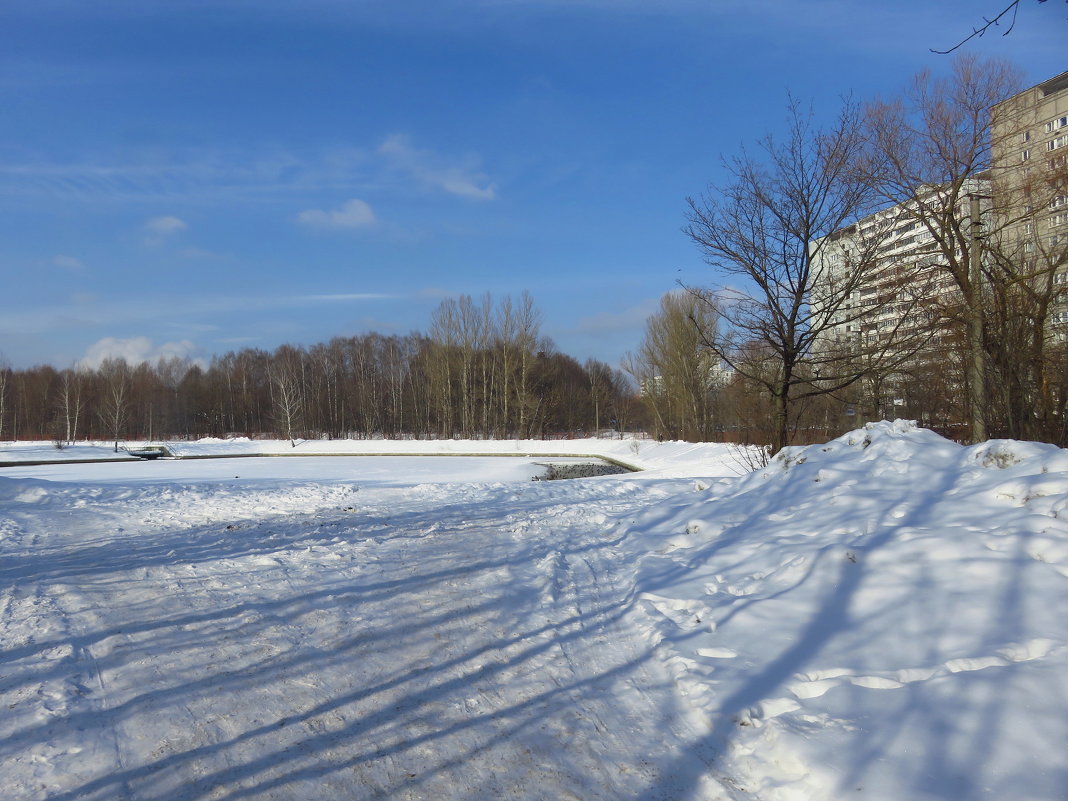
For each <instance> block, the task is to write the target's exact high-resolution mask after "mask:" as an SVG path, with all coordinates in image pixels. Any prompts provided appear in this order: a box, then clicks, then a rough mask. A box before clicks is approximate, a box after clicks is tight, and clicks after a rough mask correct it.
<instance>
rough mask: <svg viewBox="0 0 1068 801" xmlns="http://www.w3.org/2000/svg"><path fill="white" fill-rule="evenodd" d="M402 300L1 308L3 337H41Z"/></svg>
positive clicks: (102, 302) (372, 297) (335, 296)
mask: <svg viewBox="0 0 1068 801" xmlns="http://www.w3.org/2000/svg"><path fill="white" fill-rule="evenodd" d="M401 297H403V296H401V295H390V294H385V293H374V292H343V293H330V294H309V295H263V296H258V297H257V296H252V297H249V296H247V295H234V296H227V295H221V296H215V295H212V296H200V295H197V296H191V297H185V298H183V297H174V298H171V299H170V302H169V303H168V304H167V306H166V307H161V306H160V304H159V302H158V300H157V299H146V298H136V297H132V298H125V299H123V300H117V299H101V298H99V297H98V296H95V295H88V296H85V297H74V298H72V299H71V302H70V303H65V304H52V305H48V306H37V307H31V308H25V307H23V308H19V309H4V308H0V334H2V335H21V334H39V333H44V332H48V331H59V330H72V329H82V330H86V329H91V328H107V327H111V326H114V324H115V321H116V320H122V321H123V322H124V323H127V324H131V325H133V324H141V323H145V322H154V323H158V324H161V325H165V324H169V323H171V322H174V323H176V324H178V325H177V327H180V328H183V329H185V330H189V328H190V326H191V325H195V324H196V322H197V318H198V317H200V316H201V315H210V316H212V317H213V318H215V317H219V316H220V315H227V314H232V313H243V312H255V311H276V310H281V309H297V308H308V307H313V306H315V305H318V304H341V303H353V304H362V303H370V302H375V301H389V300H396V299H399V298H401ZM171 309H174V310H177V311H175V312H174V314H175V315H176V316H175V317H174V318H173V320H169V319H167V315H168V313H169V310H171Z"/></svg>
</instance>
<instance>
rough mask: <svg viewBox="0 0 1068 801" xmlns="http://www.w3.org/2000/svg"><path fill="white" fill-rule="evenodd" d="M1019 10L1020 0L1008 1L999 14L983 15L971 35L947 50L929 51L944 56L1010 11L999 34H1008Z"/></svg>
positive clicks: (984, 30) (989, 27)
mask: <svg viewBox="0 0 1068 801" xmlns="http://www.w3.org/2000/svg"><path fill="white" fill-rule="evenodd" d="M1038 2H1040V3H1044V2H1046V0H1038ZM1019 10H1020V0H1013V2H1011V3H1009V4H1008V5H1007V6H1006V7H1005V8H1004V9H1003V10H1002V12H1001V13H1000V14H998V15H997V16H996V17H994V18H993V19H987V18H986V17H983V23H984V24H983V25H981V26H979V27H978V28H973V29H972V32H971V35H969V36H966V37H965V38H963V39H961V40H960V41H959V42H957V43H956V44H955V45H953V47H951V48H949V50H935V49H934V48H931V52H932V53H937V54H938V55H940V56H945V55H948V54H949V53H952V52H953V51H954V50H956V49H957V48H959V47H962V46H963V45H964V44H965V43H966V42H970V41H971V40H972V39H976V38H979V37H981V36H982V35H983V34H984V33H986V32H987V31H988V30H990V29H991V28H992V27H994V26H995V25H997V24H998V23H999V22H1000V20H1001V18H1002V17H1004V16H1005V15H1006V14H1008V13H1009V12H1010V11H1011V12H1012V19H1011V20H1010V21H1009V27H1008V29H1007V30H1006V31H1005V33H1003V34H1001V35H1002V36H1008V35H1009V34H1010V33H1012V29H1013V28H1015V27H1016V14H1017V12H1019Z"/></svg>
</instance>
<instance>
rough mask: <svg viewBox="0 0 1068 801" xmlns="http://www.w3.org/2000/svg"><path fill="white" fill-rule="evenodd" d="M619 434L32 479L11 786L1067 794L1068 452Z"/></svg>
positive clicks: (935, 443) (9, 536)
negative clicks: (746, 466)
mask: <svg viewBox="0 0 1068 801" xmlns="http://www.w3.org/2000/svg"><path fill="white" fill-rule="evenodd" d="M321 444H322V443H316V445H317V446H320V445H321ZM250 445H251V444H250V443H245V444H241V443H239V444H238V445H234V446H231V445H227V443H224V442H216V443H212V442H205V443H199V444H198V445H197V447H198V448H201V449H203V450H204V452H207V451H208V450H210V449H211V448H217V449H219V450H220V451H224V450H226V448H228V447H234V448H237V447H246V446H250ZM254 445H255V447H256V448H258V449H259V450H260V451H261V452H262V451H269V450H270V449H271V448H273V447H277V448H278V449H279V450H282V449H283V446H284V447H285V448H288V447H289V445H288V443H279V444H278V445H277V446H273V445H264V444H262V443H259V442H257V443H254ZM394 446H396V447H397V449H398V452H401V453H405V452H406V453H412V452H413V451H411V450H407V449H409V448H411V447H412V446H411V445H408V444H405V443H400V444H398V443H381V442H379V443H359V444H358V446H357V445H351V448H352V449H353V450H361V449H362V450H361V452H363V453H372V452H374V451H372V450H371V449H372V448H376V447H377V448H379V449H380V451H379V452H382V451H385V450H386V449H388V448H390V447H394ZM646 446H650V447H648V448H646ZM300 447H303V445H301V446H300ZM331 447H332V448H334V450H333V452H335V453H344V452H350V451H346V447H349V446H347V445H346V444H344V443H342V444H337V445H333V444H331ZM476 447H477V448H482V449H483V450H482V452H483V453H485V452H486V450H487V449H489V450H492V449H497V452H502V453H503V452H508V451H510V452H513V453H514V452H517V451H519V450H520V447H518V446H516V444H515V443H497V444H493V445H492V446H490V445H489V444H487V443H458V442H449V443H448V444H447V445H446V446H443V448H448V452H450V453H457V452H465V453H475V452H476V451H475V450H474V449H475V448H476ZM575 447H579V446H575ZM585 447H592V446H585ZM612 448H616V449H618V450H624V449H631V451H632V452H631V456H632V457H635V459H636V460H638V459H644V460H645V463H644V466H646V467H649V468H652V469H650V470H648V471H647V472H645V473H641V474H632V475H625V476H609V477H601V478H597V479H582V480H576V481H570V482H555V483H551V484H549V483H537V482H535V483H531V482H529V481H527V480H526V479H525V477H524V476H523V475H521V470H520V468H518V467H516V466H517V465H519V464H520V463H521V460H507V461H508V462H509V464H510V465H512V466H511V467H506V466H503V465H501V464H499V462H502V461H505V460H489V461H488V462H487V463H486V464H484V465H482V466H479V467H477V468H475V470H474V472H473V473H471V474H470V475H468V476H466V478H464V480H459V479H461V476H460V471H459V468H458V465H459V464H460V462H458V461H456V457H455V456H452V457H450V458H449V459H441V460H440V464H432V463H431V462H422V464H423V467H418V468H417V467H416V464H417V463H419V460H412V459H410V458H405V459H399V460H398V462H399V464H398V467H399V468H400V469H401V470H404V471H406V474H403V473H402V474H397V473H395V472H394V473H391V474H389V475H387V473H388V471H386V472H383V473H382V474H380V475H377V476H376V475H375V474H374V473H373V469H372V468H369V467H368V465H369V464H373V463H371V462H367V461H366V457H365V461H364V462H362V464H363V465H364V468H366V469H368V470H371V472H370V473H367V474H364V475H363V477H362V478H361V477H358V476H357V473H358V471H359V469H360V468H359V467H358V466H357V465H355V464H354V465H351V466H348V465H347V464H346V460H345V459H340V458H339V457H332V458H330V459H326V458H323V459H317V458H314V457H311V458H308V459H306V460H297V459H266V460H253V459H235V460H226V461H221V462H214V461H206V462H171V463H169V464H170V465H172V467H170V468H150V469H158V470H159V471H160V472H159V473H158V474H156V475H155V477H154V478H152V479H151V480H145V477H146V476H148V475H149V473H145V472H143V471H141V472H136V469H138V468H148V467H149V465H150V464H156V463H145V464H132V465H117V464H108V465H69V466H62V467H55V466H53V467H51V468H49V469H51V470H58V471H61V473H53V474H52V475H51V477H48V476H47V475H44V474H32V475H31V474H28V473H27V474H19V473H17V472H15V471H17V470H29V469H30V468H12V467H6V468H3V469H2V470H0V704H3V706H2V707H0V708H2V709H3V710H4V714H3V715H0V783H2V785H3V786H4V788H5V797H7V798H12V799H19V800H21V799H70V800H71V801H73V799H114V798H122V799H131V800H132V799H136V800H137V801H148V800H149V799H153V800H154V799H168V800H169V801H194V799H195V800H196V801H200V800H201V799H209V798H210V799H219V798H222V799H239V798H240V799H246V798H247V799H268V798H276V799H296V798H316V799H351V798H378V797H380V798H395V799H402V798H431V797H433V798H440V799H461V798H462V799H472V798H486V799H489V798H494V799H496V798H502V797H514V798H524V799H561V798H576V799H634V801H638V799H641V801H652V799H710V800H711V799H730V800H731V801H740V800H741V799H759V800H760V801H787V800H790V801H792V800H793V799H839V798H846V797H848V798H858V799H879V800H880V801H891V800H893V801H897V800H898V799H903V798H908V799H943V801H951V800H952V801H973V800H974V801H978V800H979V799H983V801H1003V800H1004V799H1009V798H1020V799H1025V798H1026V799H1036V800H1037V801H1052V800H1053V799H1063V798H1065V797H1068V751H1066V750H1065V748H1064V745H1065V743H1066V742H1068V678H1066V677H1068V670H1066V668H1068V647H1066V645H1068V593H1066V592H1065V590H1066V589H1068V587H1066V582H1068V522H1066V515H1068V458H1066V455H1068V454H1066V453H1065V451H1062V450H1060V449H1057V448H1054V447H1051V446H1044V445H1039V444H1034V443H1018V442H1009V441H995V442H990V443H984V444H983V445H979V446H974V447H970V448H964V447H961V446H958V445H955V444H953V443H950V442H947V441H946V440H943V439H941V438H939V437H937V436H936V435H934V434H932V433H931V432H928V431H923V430H920V429H917V428H916V427H915V426H913V425H911V424H909V423H906V422H901V421H896V422H893V423H881V424H873V425H869V426H867V427H865V428H864V429H861V430H859V431H855V432H851V433H849V434H847V435H845V436H843V437H840V438H838V439H836V440H834V441H832V442H829V443H825V444H821V445H813V446H809V447H806V448H792V449H788V450H787V451H784V452H783V453H782V454H780V455H779V456H778V457H777V458H776V459H775V460H773V461H772V462H771V463H769V464H768V465H766V466H765V467H763V468H761V469H759V470H757V471H754V472H751V473H749V474H746V475H744V476H740V477H731V476H732V474H733V473H735V472H737V470H735V469H731V468H729V467H728V465H729V463H731V462H733V463H734V464H737V458H736V455H735V456H734V457H732V456H731V454H729V453H728V451H727V449H725V448H723V447H722V446H714V445H703V446H702V445H688V444H685V443H664V444H663V445H661V444H659V443H642V444H641V445H639V447H638V450H639V451H640V454H635V453H633V449H632V446H630V445H629V444H627V443H626V442H624V443H623V444H622V445H613V446H612ZM643 449H644V450H643ZM572 453H583V454H584V455H588V453H587V452H583V451H572ZM658 454H659V455H658ZM605 455H611V454H605ZM618 455H619V454H618V451H617V456H618ZM376 458H377V457H376ZM357 461H358V460H357ZM251 462H263V463H265V464H266V465H271V467H270V468H269V472H268V473H265V474H260V475H256V474H254V473H249V472H248V469H249V468H247V467H246V465H247V464H248V463H251ZM158 464H168V463H158ZM382 464H383V465H385V464H386V462H385V461H383V462H382ZM289 465H292V466H291V467H289ZM231 466H233V475H235V476H236V475H240V476H241V478H232V477H231V478H227V475H226V473H227V472H228V471H229V470H230V467H231ZM280 466H284V467H283V468H282V469H283V472H282V473H279V472H278V470H279V467H280ZM239 468H240V469H239ZM424 468H425V469H424ZM168 469H169V470H172V471H177V472H172V473H170V474H168V473H167V472H166V471H167V470H168ZM264 469H267V468H266V467H265V468H264ZM391 469H392V468H391ZM109 470H110V471H112V472H111V473H110V474H109V473H107V472H106V471H109ZM123 470H131V471H135V472H129V473H122V472H121V471H123ZM513 470H519V472H518V473H513V472H512V471H513ZM213 471H223V472H219V473H214V472H213ZM286 471H292V472H286ZM301 471H303V472H301ZM60 475H62V478H61V480H60V479H59V478H58V477H59V476H60Z"/></svg>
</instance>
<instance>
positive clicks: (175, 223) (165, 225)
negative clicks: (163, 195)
mask: <svg viewBox="0 0 1068 801" xmlns="http://www.w3.org/2000/svg"><path fill="white" fill-rule="evenodd" d="M187 228H189V223H187V222H186V221H185V220H183V219H181V218H179V217H174V216H171V215H163V216H160V217H153V218H152V219H150V220H146V221H145V224H144V225H142V226H141V230H142V231H144V233H145V244H146V245H149V246H150V247H159V246H160V245H162V244H164V243H165V242H168V241H170V240H171V239H172V238H174V237H175V236H177V235H178V234H180V233H182V231H185V230H186V229H187Z"/></svg>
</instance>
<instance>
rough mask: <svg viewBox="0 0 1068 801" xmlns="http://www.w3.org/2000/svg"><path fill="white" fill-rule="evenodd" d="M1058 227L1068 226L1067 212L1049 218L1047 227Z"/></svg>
mask: <svg viewBox="0 0 1068 801" xmlns="http://www.w3.org/2000/svg"><path fill="white" fill-rule="evenodd" d="M1060 225H1068V211H1062V212H1061V213H1060V214H1054V215H1053V216H1052V217H1050V218H1049V227H1050V228H1056V227H1058V226H1060Z"/></svg>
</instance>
